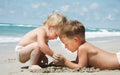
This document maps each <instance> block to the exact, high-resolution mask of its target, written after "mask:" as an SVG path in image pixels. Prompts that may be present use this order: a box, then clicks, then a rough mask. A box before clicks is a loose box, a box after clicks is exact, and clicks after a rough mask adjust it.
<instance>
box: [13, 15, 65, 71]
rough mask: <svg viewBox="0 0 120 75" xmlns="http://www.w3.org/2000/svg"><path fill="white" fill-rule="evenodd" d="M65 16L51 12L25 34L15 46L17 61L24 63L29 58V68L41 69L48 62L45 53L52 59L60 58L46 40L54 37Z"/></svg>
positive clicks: (56, 35)
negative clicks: (40, 23)
mask: <svg viewBox="0 0 120 75" xmlns="http://www.w3.org/2000/svg"><path fill="white" fill-rule="evenodd" d="M66 21H67V19H66V17H65V16H63V15H62V14H59V13H53V14H52V15H50V16H49V17H48V19H47V20H46V21H45V22H44V25H43V26H41V27H38V28H36V29H34V30H32V31H30V32H28V33H27V34H25V35H24V36H23V37H22V39H21V40H20V41H19V43H18V45H17V46H16V49H15V51H16V52H17V53H18V56H19V61H20V62H22V63H25V62H26V61H28V60H29V59H30V66H29V69H41V67H45V66H46V65H47V64H48V59H47V57H46V56H45V54H47V55H49V56H51V57H53V58H54V59H58V58H60V57H59V56H60V54H56V53H55V52H53V51H52V50H51V49H50V48H49V46H48V41H49V40H53V39H56V38H57V37H58V34H59V31H60V29H61V27H62V26H63V24H64V23H65V22H66Z"/></svg>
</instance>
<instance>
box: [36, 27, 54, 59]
mask: <svg viewBox="0 0 120 75" xmlns="http://www.w3.org/2000/svg"><path fill="white" fill-rule="evenodd" d="M37 36H38V37H37V41H38V46H39V48H40V50H41V51H42V52H43V53H45V54H47V55H49V56H51V57H53V55H54V52H53V51H52V50H51V49H50V47H49V46H48V44H47V41H48V40H47V37H46V33H45V31H44V30H43V29H41V31H39V32H38V33H37Z"/></svg>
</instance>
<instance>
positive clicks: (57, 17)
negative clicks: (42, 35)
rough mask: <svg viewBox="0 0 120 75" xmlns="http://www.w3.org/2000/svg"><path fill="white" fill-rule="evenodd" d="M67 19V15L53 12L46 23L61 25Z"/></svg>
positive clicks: (55, 25)
mask: <svg viewBox="0 0 120 75" xmlns="http://www.w3.org/2000/svg"><path fill="white" fill-rule="evenodd" d="M66 21H67V19H66V17H65V16H64V15H62V14H60V13H53V14H51V15H50V16H48V18H47V20H46V21H45V22H44V25H47V26H54V27H61V26H63V24H64V23H65V22H66Z"/></svg>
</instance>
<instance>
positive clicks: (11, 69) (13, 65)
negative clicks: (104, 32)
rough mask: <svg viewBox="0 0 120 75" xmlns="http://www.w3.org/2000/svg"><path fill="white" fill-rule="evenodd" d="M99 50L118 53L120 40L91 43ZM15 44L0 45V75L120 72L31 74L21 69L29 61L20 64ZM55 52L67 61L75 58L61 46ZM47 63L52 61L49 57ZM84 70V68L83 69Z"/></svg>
mask: <svg viewBox="0 0 120 75" xmlns="http://www.w3.org/2000/svg"><path fill="white" fill-rule="evenodd" d="M90 42H91V43H93V44H94V45H96V46H97V47H99V48H102V49H104V50H106V51H108V52H113V53H115V52H118V51H120V40H118V41H111V42H92V41H90ZM16 44H17V43H2V44H0V58H1V59H0V74H1V75H48V74H49V75H119V74H120V70H118V69H117V70H102V71H101V70H98V71H90V68H86V69H89V71H81V70H82V69H81V70H79V71H75V70H70V69H63V68H60V67H59V68H58V67H56V68H55V67H52V68H51V67H50V68H49V70H48V69H45V70H44V71H43V70H42V71H35V72H31V71H29V70H28V69H21V68H22V67H26V66H28V65H29V61H28V62H27V63H24V64H23V63H20V62H18V60H17V58H16V54H15V52H14V47H15V45H16ZM53 48H54V49H55V51H56V52H58V53H62V54H63V55H64V56H65V57H66V58H68V59H69V60H74V59H75V57H76V53H70V52H68V51H67V50H62V49H63V48H61V46H59V45H57V46H55V47H53ZM48 58H49V62H51V61H52V60H53V59H52V58H51V57H49V56H48ZM53 68H54V69H56V72H52V71H50V69H53ZM83 69H84V68H83Z"/></svg>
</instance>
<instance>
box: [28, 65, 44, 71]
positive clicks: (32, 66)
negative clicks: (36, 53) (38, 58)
mask: <svg viewBox="0 0 120 75" xmlns="http://www.w3.org/2000/svg"><path fill="white" fill-rule="evenodd" d="M41 69H42V68H41V67H40V66H38V65H31V66H29V70H30V71H35V70H41Z"/></svg>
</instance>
